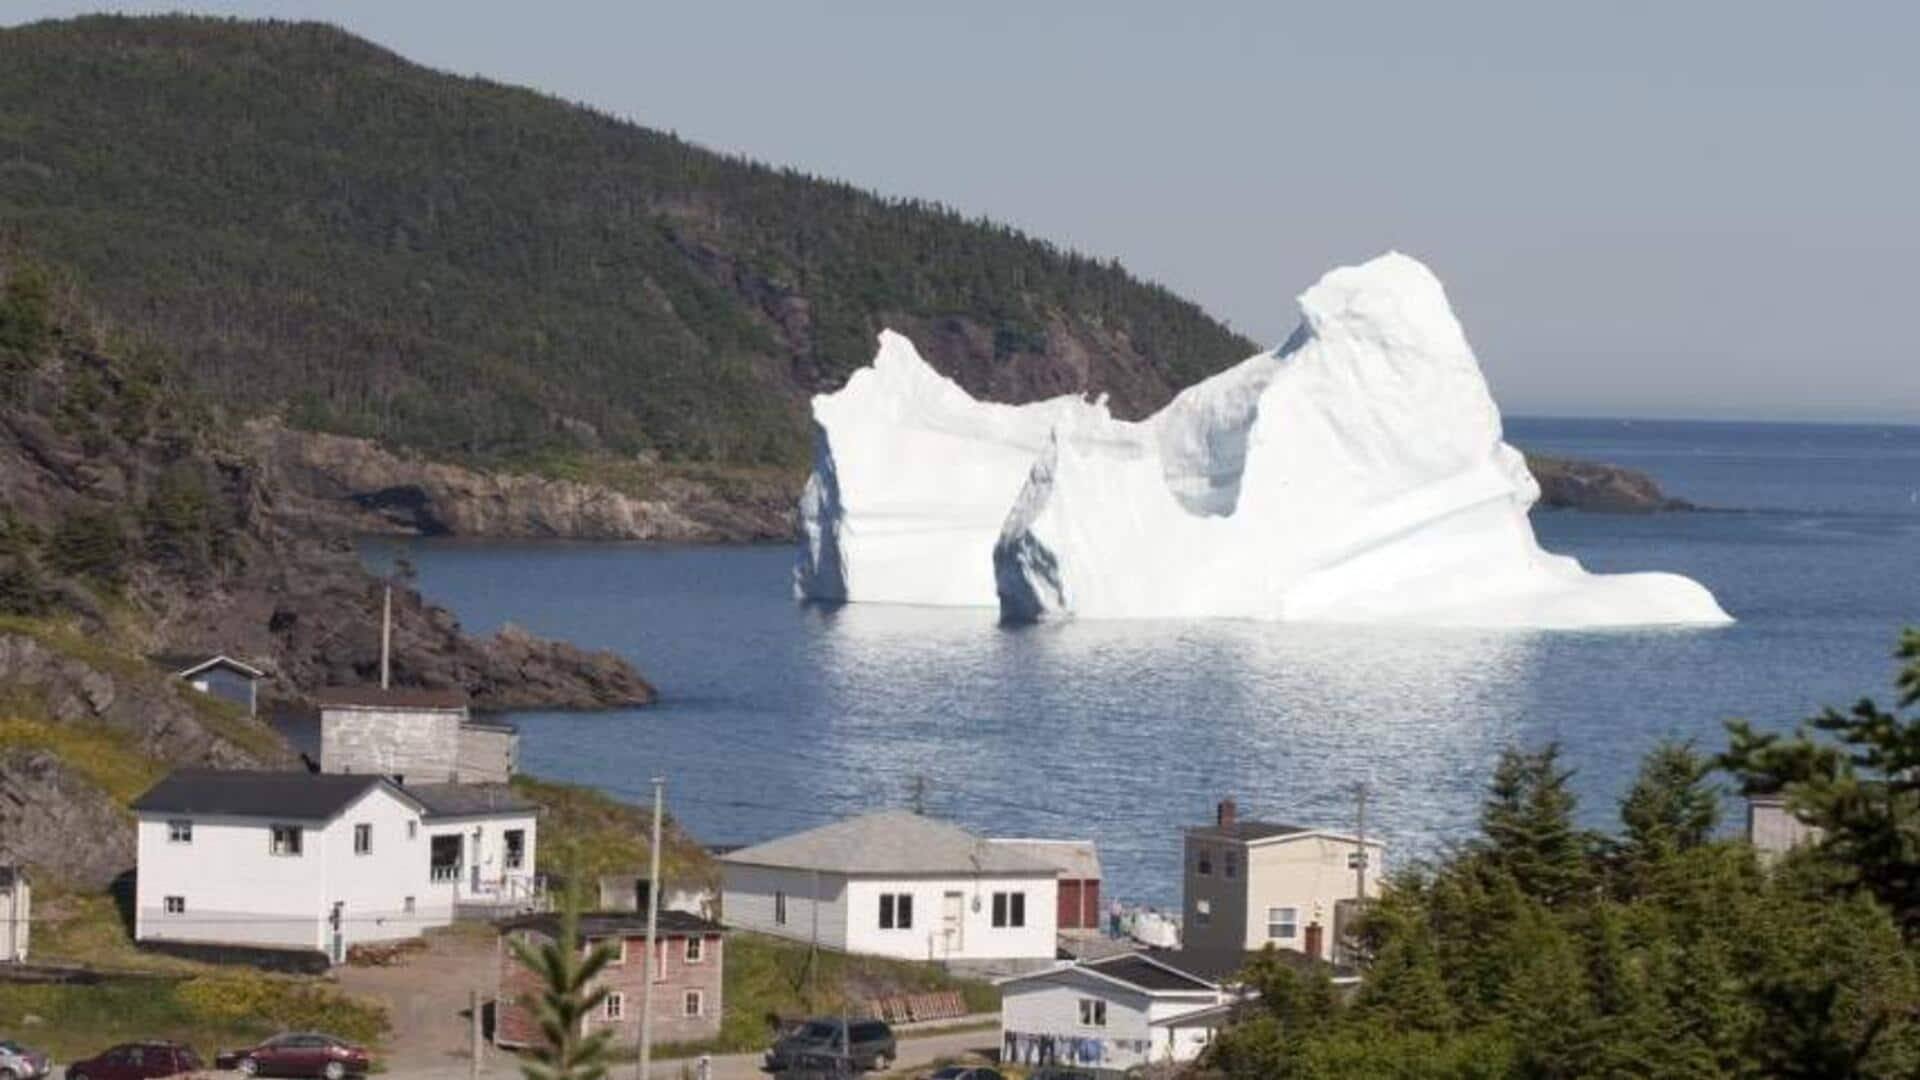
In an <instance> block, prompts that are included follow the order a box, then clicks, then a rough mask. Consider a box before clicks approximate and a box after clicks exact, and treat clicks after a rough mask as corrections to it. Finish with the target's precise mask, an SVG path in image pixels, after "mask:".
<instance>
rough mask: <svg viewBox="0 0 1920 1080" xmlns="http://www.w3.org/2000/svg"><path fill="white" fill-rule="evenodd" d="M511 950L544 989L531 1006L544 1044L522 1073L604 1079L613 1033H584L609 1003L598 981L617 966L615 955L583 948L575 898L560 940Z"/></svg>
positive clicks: (561, 1079)
mask: <svg viewBox="0 0 1920 1080" xmlns="http://www.w3.org/2000/svg"><path fill="white" fill-rule="evenodd" d="M512 945H513V954H514V957H515V958H516V959H518V960H519V962H520V963H521V964H523V965H525V966H526V967H527V969H528V970H530V971H532V972H534V973H535V974H536V975H538V976H539V977H540V981H541V984H542V985H541V989H540V992H539V994H537V995H532V996H531V998H530V1000H528V1001H527V1002H526V1004H527V1005H528V1006H529V1007H531V1008H532V1010H533V1013H534V1017H535V1019H536V1020H537V1021H538V1023H539V1025H540V1037H541V1042H540V1043H539V1044H538V1045H536V1046H535V1047H533V1049H532V1050H530V1051H528V1054H529V1056H530V1057H531V1058H532V1060H531V1061H529V1062H527V1063H526V1064H525V1065H523V1066H521V1071H522V1072H524V1073H525V1074H526V1076H527V1080H601V1078H602V1077H605V1076H606V1075H607V1068H608V1065H609V1064H610V1062H611V1047H610V1045H609V1043H610V1041H611V1040H612V1038H613V1029H611V1028H604V1027H603V1028H597V1029H595V1030H594V1031H593V1032H592V1033H590V1034H582V1031H583V1029H584V1026H585V1021H586V1019H587V1017H588V1016H590V1015H591V1014H592V1013H593V1011H594V1010H595V1009H598V1008H600V1006H601V1005H602V1004H603V1003H604V1002H605V1001H606V1000H607V990H606V988H605V987H596V986H594V978H595V977H596V976H598V975H599V974H600V972H601V971H602V970H603V969H605V968H606V966H607V965H608V964H609V963H611V962H612V961H613V959H614V952H613V950H612V949H611V948H609V947H608V946H606V945H596V946H594V947H593V948H592V949H583V948H582V947H581V944H580V905H579V901H578V899H577V898H576V897H574V896H573V895H572V894H571V893H569V895H568V897H567V899H566V903H565V906H564V907H563V909H562V913H561V918H560V934H559V936H558V937H556V938H555V939H554V940H552V941H548V942H544V943H542V944H541V945H539V946H538V947H537V948H536V947H534V946H531V945H529V944H528V943H526V942H523V941H514V942H513V943H512Z"/></svg>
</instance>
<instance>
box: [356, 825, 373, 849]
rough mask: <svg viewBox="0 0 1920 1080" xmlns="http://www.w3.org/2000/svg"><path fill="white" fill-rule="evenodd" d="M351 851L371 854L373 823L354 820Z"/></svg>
mask: <svg viewBox="0 0 1920 1080" xmlns="http://www.w3.org/2000/svg"><path fill="white" fill-rule="evenodd" d="M353 853H354V854H355V855H371V854H373V823H372V822H370V821H356V822H354V825H353Z"/></svg>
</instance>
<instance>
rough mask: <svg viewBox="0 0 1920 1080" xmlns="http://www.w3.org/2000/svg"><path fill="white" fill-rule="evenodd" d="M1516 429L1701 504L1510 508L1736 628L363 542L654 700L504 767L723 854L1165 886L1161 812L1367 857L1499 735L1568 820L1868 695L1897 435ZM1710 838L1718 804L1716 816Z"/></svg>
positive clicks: (525, 746) (1441, 803) (1883, 629)
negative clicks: (923, 857) (1097, 611)
mask: <svg viewBox="0 0 1920 1080" xmlns="http://www.w3.org/2000/svg"><path fill="white" fill-rule="evenodd" d="M1508 430H1509V438H1510V439H1511V441H1513V442H1515V443H1516V444H1517V445H1521V446H1525V447H1527V448H1529V449H1535V450H1540V451H1545V452H1551V453H1558V454H1565V455H1569V456H1580V457H1588V458H1595V459H1601V460H1607V461H1614V462H1618V463H1620V464H1625V465H1630V466H1634V467H1638V468H1643V469H1646V470H1648V471H1650V472H1652V473H1653V474H1654V475H1655V476H1656V477H1658V478H1659V479H1660V481H1661V482H1662V484H1663V485H1664V486H1665V487H1666V488H1667V489H1668V490H1669V491H1671V492H1673V493H1675V494H1679V495H1682V496H1685V497H1687V498H1690V499H1693V500H1694V501H1696V502H1699V503H1701V504H1703V505H1707V506H1711V507H1714V508H1715V509H1714V510H1713V511H1712V512H1705V513H1692V514H1665V515H1657V516H1648V517H1624V516H1623V517H1615V516H1606V515H1593V514H1577V513H1564V512H1563V513H1548V514H1541V515H1536V517H1535V527H1536V529H1537V531H1538V532H1539V534H1540V537H1541V540H1542V542H1543V544H1544V545H1545V546H1546V547H1547V548H1549V549H1550V550H1554V551H1558V552H1562V553H1565V554H1571V555H1574V556H1577V557H1579V558H1580V559H1581V560H1582V561H1583V562H1585V563H1586V565H1587V566H1588V567H1589V568H1591V569H1594V570H1602V571H1624V570H1638V569H1664V570H1673V571H1677V572H1680V573H1684V574H1688V575H1691V576H1693V577H1695V578H1697V579H1698V580H1700V581H1702V582H1703V583H1705V584H1706V585H1707V586H1708V587H1709V588H1711V589H1712V590H1713V591H1714V593H1715V594H1716V595H1717V596H1718V597H1719V598H1720V601H1721V603H1722V605H1723V606H1724V607H1726V608H1727V609H1728V610H1729V611H1730V612H1732V613H1733V614H1734V616H1735V617H1736V618H1737V619H1738V622H1737V623H1736V624H1735V625H1732V626H1729V627H1724V628H1714V629H1704V630H1660V631H1630V632H1604V633H1515V632H1497V633H1496V632H1481V631H1462V630H1413V629H1397V628H1396V629H1373V628H1350V627H1325V626H1274V625H1266V624H1258V623H1247V622H1230V621H1187V620H1181V621H1172V620H1169V621H1150V622H1104V623H1103V622H1093V621H1086V622H1066V623H1058V624H1048V625H1041V626H1032V627H1017V628H1009V627H1002V626H1000V625H998V624H997V620H996V617H995V613H994V612H992V611H987V610H981V611H968V610H943V609H924V608H890V607H874V606H862V605H852V606H846V607H841V608H837V609H823V608H818V607H807V606H802V605H799V604H796V603H795V602H794V600H793V599H792V596H791V594H790V591H789V587H788V571H789V567H790V565H791V562H792V553H791V551H790V550H789V549H786V548H780V547H759V548H713V547H675V546H655V545H640V544H566V543H551V544H520V543H515V544H492V543H489V544H480V543H470V542H435V541H420V542H408V543H404V544H398V545H396V544H393V543H391V542H369V543H368V545H367V546H366V552H367V556H368V558H369V559H370V560H371V561H373V562H375V563H381V562H384V561H385V560H386V559H388V558H390V557H391V556H392V555H393V554H394V553H396V552H397V551H402V550H404V551H405V553H406V554H407V556H408V557H409V558H410V559H411V560H412V561H413V562H414V564H415V565H416V566H417V567H418V569H419V572H420V579H419V584H420V586H421V588H422V589H423V590H424V591H425V592H426V593H427V595H429V596H430V597H432V598H434V599H435V600H437V601H439V602H441V603H444V604H447V605H448V606H450V607H451V608H452V609H453V610H454V611H455V612H457V613H458V614H459V616H460V617H461V619H462V621H463V622H464V623H465V625H466V626H467V627H469V628H470V629H474V630H481V631H485V630H489V629H492V628H495V627H497V626H499V625H500V624H502V623H505V622H514V623H517V624H519V625H521V626H523V627H526V628H528V629H530V630H534V631H536V632H539V633H544V634H551V635H557V636H561V637H566V638H570V639H572V640H574V641H576V642H578V643H580V644H582V645H587V646H597V647H604V648H611V649H614V650H616V651H619V652H621V653H623V654H624V655H626V656H628V657H629V658H631V659H632V660H633V662H634V663H635V664H637V665H638V666H639V667H640V669H641V670H642V671H643V672H645V673H646V674H647V675H648V676H649V677H650V678H652V679H653V680H654V681H655V682H656V683H658V684H659V686H660V687H661V690H662V694H663V697H662V701H661V703H660V704H659V705H657V706H655V707H652V708H648V709H638V710H631V711H623V712H612V713H523V714H517V715H516V716H515V717H514V719H515V720H516V721H517V722H518V723H519V725H520V728H521V731H522V733H523V742H522V753H523V761H524V767H525V768H526V769H527V770H528V771H530V772H534V773H538V774H541V775H546V776H553V777H557V778H561V779H566V780H572V781H578V782H583V783H588V784H593V785H596V786H599V787H601V788H604V789H605V790H607V791H609V792H611V793H613V794H615V795H617V796H621V797H623V798H628V799H632V800H636V801H639V800H643V799H644V798H645V797H646V795H647V791H648V778H649V777H651V776H655V775H659V776H663V777H665V778H666V780H667V792H668V801H669V804H670V806H671V808H672V810H673V812H674V813H675V814H676V815H677V816H678V817H679V818H680V819H681V820H682V821H683V822H684V823H685V824H686V825H687V826H688V827H689V828H690V829H691V830H692V831H693V833H694V835H696V836H697V837H699V838H700V839H702V840H704V841H706V842H709V843H736V844H737V843H746V842H752V841H756V840H761V839H765V838H768V837H771V836H775V835H779V834H781V833H784V832H788V831H792V830H795V829H799V828H804V827H807V826H811V825H817V824H821V823H824V822H826V821H829V820H832V819H833V818H836V817H839V816H843V815H847V814H852V813H855V812H859V811H862V810H866V809H872V808H878V807H884V806H906V805H910V804H911V803H912V802H913V801H914V800H915V798H916V797H917V798H918V799H920V800H921V802H922V804H923V805H924V806H925V808H926V809H927V810H928V812H930V813H935V814H939V815H942V816H946V817H950V818H952V819H954V820H957V821H960V822H963V823H965V824H967V825H969V826H972V827H975V828H978V829H980V830H983V831H986V832H988V833H991V834H994V835H1003V836H1014V835H1020V836H1073V837H1092V838H1094V839H1095V840H1097V841H1098V842H1099V844H1100V847H1101V853H1102V857H1103V860H1104V862H1105V868H1106V875H1107V880H1108V882H1109V891H1110V893H1112V894H1114V895H1117V896H1120V897H1122V898H1125V899H1128V900H1132V901H1137V902H1148V903H1155V904H1162V905H1166V904H1177V903H1178V901H1179V895H1178V894H1179V888H1180V885H1179V882H1180V877H1179V845H1180V830H1181V827H1182V826H1184V825H1188V824H1197V823H1201V822H1203V821H1205V820H1207V819H1208V818H1209V817H1210V815H1211V813H1212V808H1213V805H1214V803H1215V801H1216V800H1217V799H1219V798H1221V797H1222V796H1226V795H1232V796H1234V797H1235V798H1236V799H1237V800H1238V801H1239V804H1240V807H1241V813H1242V815H1243V816H1258V817H1263V818H1269V819H1275V820H1282V821H1290V822H1297V823H1302V824H1318V825H1327V826H1338V827H1351V825H1352V824H1353V815H1354V805H1353V800H1352V797H1351V793H1350V790H1349V789H1350V788H1351V787H1352V786H1353V784H1354V782H1355V781H1364V782H1365V783H1366V784H1367V785H1368V786H1369V788H1370V790H1371V792H1372V796H1371V801H1370V804H1369V807H1368V819H1369V831H1370V832H1375V833H1377V834H1379V835H1381V836H1383V837H1384V838H1385V840H1386V842H1387V844H1388V845H1389V847H1388V855H1387V860H1388V863H1389V865H1390V866H1391V865H1393V864H1395V863H1398V862H1401V861H1403V860H1405V859H1408V858H1418V857H1424V856H1430V855H1432V854H1435V853H1437V852H1440V851H1442V850H1444V849H1445V848H1446V847H1447V846H1448V845H1450V844H1453V843H1457V842H1459V841H1462V840H1464V839H1466V838H1468V837H1469V836H1470V835H1471V833H1472V830H1473V827H1474V822H1475V818H1476V814H1477V811H1478V807H1479V802H1480V799H1481V797H1482V792H1483V790H1484V787H1485V783H1486V780H1487V777H1488V775H1489V772H1490V770H1491V767H1492V765H1493V762H1494V760H1495V758H1496V757H1497V755H1498V754H1499V752H1500V750H1501V748H1503V747H1506V746H1510V745H1526V746H1533V745H1539V744H1542V743H1545V742H1547V741H1550V740H1552V741H1558V742H1559V743H1560V744H1561V746H1562V747H1563V750H1564V755H1565V758H1564V760H1565V761H1566V763H1567V764H1568V765H1569V766H1570V767H1572V768H1573V769H1575V770H1576V773H1575V777H1574V784H1575V786H1576V788H1577V790H1578V792H1579V795H1580V797H1581V813H1582V815H1583V817H1584V818H1585V820H1586V821H1587V822H1588V823H1589V824H1591V825H1594V826H1596V827H1607V826H1609V825H1611V823H1613V821H1614V820H1615V811H1616V809H1617V803H1618V800H1619V797H1620V795H1621V794H1622V792H1623V791H1624V790H1625V787H1626V785H1627V784H1628V782H1629V781H1630V779H1631V777H1632V774H1633V770H1634V769H1635V767H1636V765H1637V764H1638V761H1639V759H1640V757H1641V755H1642V754H1643V753H1644V752H1645V751H1646V750H1647V749H1648V748H1649V747H1651V746H1652V745H1653V744H1654V743H1656V742H1657V741H1659V740H1661V739H1663V738H1668V737H1676V738H1682V739H1692V740H1695V741H1696V742H1697V743H1698V744H1699V745H1700V746H1701V747H1702V748H1704V749H1707V750H1714V749H1718V748H1719V747H1720V746H1721V745H1723V743H1724V734H1723V729H1722V724H1723V722H1724V721H1725V720H1726V719H1727V718H1730V717H1744V718H1747V719H1750V720H1752V721H1754V722H1755V723H1757V724H1761V725H1763V726H1766V727H1772V728H1785V727H1790V726H1791V725H1792V724H1793V723H1794V722H1796V721H1797V720H1799V719H1801V718H1803V717H1805V716H1807V715H1809V714H1811V713H1812V712H1814V711H1816V710H1817V709H1818V708H1819V707H1820V706H1822V705H1826V704H1835V705H1845V704H1848V703H1851V702H1852V701H1853V700H1855V699H1857V698H1858V697H1860V696H1862V695H1863V694H1873V695H1876V696H1881V697H1886V696H1889V691H1890V688H1891V681H1892V677H1893V674H1894V670H1895V668H1894V665H1893V662H1892V660H1891V657H1890V653H1891V650H1892V647H1893V644H1894V640H1895V635H1896V634H1897V632H1898V631H1899V629H1900V628H1901V627H1902V626H1903V625H1914V624H1920V428H1914V427H1868V426H1808V425H1760V424H1708V423H1681V422H1644V421H1637V422H1629V421H1596V420H1580V421H1569V420H1516V421H1512V422H1510V423H1509V425H1508ZM1727 818H1728V820H1727V822H1726V825H1725V827H1726V828H1729V829H1732V828H1734V827H1736V826H1737V825H1738V823H1739V821H1738V808H1737V807H1736V806H1734V805H1733V803H1732V802H1731V801H1729V803H1728V815H1727Z"/></svg>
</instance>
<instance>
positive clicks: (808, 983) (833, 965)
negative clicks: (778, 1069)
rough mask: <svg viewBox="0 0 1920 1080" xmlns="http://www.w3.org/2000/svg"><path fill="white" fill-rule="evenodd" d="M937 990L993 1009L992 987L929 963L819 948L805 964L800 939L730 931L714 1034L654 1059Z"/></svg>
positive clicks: (723, 1048) (758, 1044)
mask: <svg viewBox="0 0 1920 1080" xmlns="http://www.w3.org/2000/svg"><path fill="white" fill-rule="evenodd" d="M942 990H958V991H959V992H960V994H961V996H962V997H963V998H964V999H965V1000H966V1003H967V1011H968V1012H970V1013H981V1012H997V1011H998V1010H999V1008H1000V990H999V988H998V987H996V986H994V985H993V984H992V983H988V982H984V981H981V980H977V979H963V978H960V977H958V976H955V975H951V974H949V973H948V972H947V971H946V970H945V969H943V968H940V967H937V966H935V965H933V964H923V963H918V962H915V961H911V960H889V959H886V958H884V957H878V956H849V955H847V954H845V953H837V952H831V951H828V950H825V949H822V950H820V951H818V952H816V953H813V954H812V958H811V960H809V958H808V949H807V946H806V945H805V944H802V943H800V942H796V941H786V940H783V939H780V938H773V937H767V936H764V935H760V934H748V933H735V934H733V935H731V936H730V937H729V938H728V939H727V944H726V974H725V976H724V983H723V985H722V989H721V993H722V997H723V998H724V999H725V1006H726V1012H725V1015H724V1016H723V1017H722V1018H721V1021H720V1034H719V1035H718V1036H717V1037H716V1038H713V1039H710V1040H707V1041H705V1042H700V1043H679V1044H669V1045H666V1046H662V1047H661V1048H660V1056H661V1057H663V1058H665V1057H686V1056H689V1055H693V1054H704V1053H715V1054H725V1053H740V1052H743V1051H748V1050H758V1049H761V1048H762V1047H765V1046H767V1045H768V1044H769V1043H771V1042H772V1041H773V1035H774V1022H775V1020H776V1019H777V1018H780V1017H794V1016H814V1015H833V1014H835V1013H838V1012H840V1011H842V1010H846V1011H848V1012H856V1011H860V1010H862V1009H864V1007H865V1005H866V1003H867V1002H868V1001H869V1000H871V999H873V998H876V997H892V996H895V995H899V994H921V993H930V992H934V991H942Z"/></svg>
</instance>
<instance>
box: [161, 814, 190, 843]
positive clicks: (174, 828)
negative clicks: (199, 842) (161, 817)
mask: <svg viewBox="0 0 1920 1080" xmlns="http://www.w3.org/2000/svg"><path fill="white" fill-rule="evenodd" d="M167 843H169V844H191V843H193V819H192V818H170V819H168V821H167Z"/></svg>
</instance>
